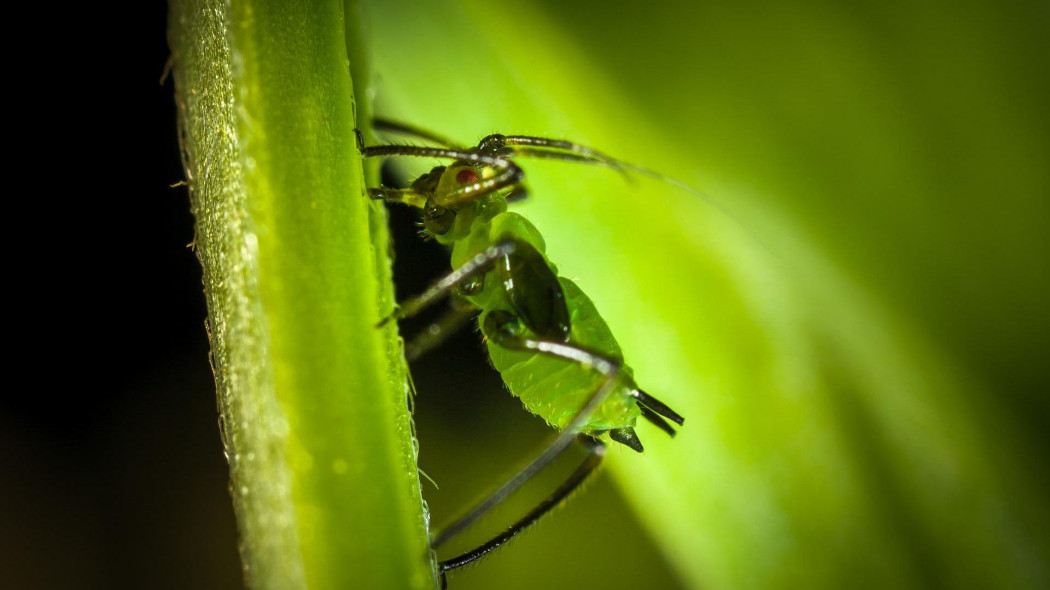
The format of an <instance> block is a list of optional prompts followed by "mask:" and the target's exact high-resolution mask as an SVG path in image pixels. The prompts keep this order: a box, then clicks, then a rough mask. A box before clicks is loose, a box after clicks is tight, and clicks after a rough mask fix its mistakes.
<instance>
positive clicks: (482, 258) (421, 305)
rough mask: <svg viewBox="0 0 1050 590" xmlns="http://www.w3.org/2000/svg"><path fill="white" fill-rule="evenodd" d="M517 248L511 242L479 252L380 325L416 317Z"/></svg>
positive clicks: (405, 303)
mask: <svg viewBox="0 0 1050 590" xmlns="http://www.w3.org/2000/svg"><path fill="white" fill-rule="evenodd" d="M516 248H517V244H516V243H515V242H514V241H511V240H507V241H503V242H498V243H496V244H493V245H492V246H489V247H488V248H486V249H485V250H484V251H483V252H479V253H478V254H476V255H474V257H473V258H471V259H470V260H468V261H466V262H464V263H463V265H462V266H460V267H459V268H457V269H455V270H453V271H452V272H450V273H448V274H447V275H445V276H444V277H442V278H441V279H439V280H438V281H437V282H436V283H434V284H433V285H431V286H430V287H429V288H428V289H427V290H426V291H423V293H421V294H420V295H418V296H416V297H412V298H410V299H407V300H405V302H404V303H401V304H400V305H399V307H398V309H395V310H394V313H392V314H390V315H388V316H387V317H385V318H383V319H382V320H381V321H380V322H379V324H378V325H379V326H383V325H385V324H386V323H388V322H389V321H391V320H399V319H403V318H410V317H412V316H414V315H416V314H417V313H419V312H421V311H423V310H424V309H426V308H427V307H430V306H431V305H433V304H434V303H436V302H438V301H440V300H441V299H442V298H444V297H446V296H447V295H448V294H449V293H451V292H452V290H453V289H455V288H456V287H458V286H459V285H460V284H462V283H463V281H466V280H467V279H470V278H473V277H475V276H478V275H479V274H483V273H485V272H488V271H489V270H491V269H492V266H493V264H495V263H496V261H497V260H499V259H500V258H503V257H505V256H509V255H510V254H512V253H513V252H514V251H515V249H516Z"/></svg>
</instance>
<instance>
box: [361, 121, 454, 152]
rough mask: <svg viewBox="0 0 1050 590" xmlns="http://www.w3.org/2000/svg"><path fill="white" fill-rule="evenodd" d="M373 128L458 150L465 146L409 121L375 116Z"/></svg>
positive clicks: (381, 131)
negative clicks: (410, 123)
mask: <svg viewBox="0 0 1050 590" xmlns="http://www.w3.org/2000/svg"><path fill="white" fill-rule="evenodd" d="M372 128H373V129H375V130H376V131H378V132H380V133H389V134H396V135H404V136H408V137H416V138H419V139H423V140H426V141H429V142H430V143H433V144H437V145H439V146H442V147H447V148H452V149H456V150H461V149H463V146H461V145H459V144H457V143H456V142H454V141H452V140H450V139H448V138H447V137H445V136H443V135H438V134H437V133H434V132H432V131H428V130H426V129H423V128H422V127H416V126H415V125H409V124H407V123H401V122H399V121H392V120H390V119H384V118H383V117H375V118H373V119H372Z"/></svg>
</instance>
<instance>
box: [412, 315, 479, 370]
mask: <svg viewBox="0 0 1050 590" xmlns="http://www.w3.org/2000/svg"><path fill="white" fill-rule="evenodd" d="M477 313H478V310H477V308H476V307H474V306H473V305H469V304H468V305H467V306H466V307H457V306H453V308H452V309H451V310H449V311H448V312H447V313H445V315H443V316H441V317H440V318H438V319H437V321H435V322H433V323H432V324H430V325H429V326H427V327H426V328H424V329H423V331H422V332H420V333H419V334H416V336H415V337H413V338H412V340H410V341H408V342H407V343H406V344H405V360H407V361H408V362H410V363H411V362H413V361H415V360H416V359H418V358H419V357H421V356H423V355H424V354H426V353H428V352H430V351H431V350H434V349H435V348H437V347H438V346H441V344H442V343H443V342H445V340H448V338H449V337H450V336H452V335H453V334H455V333H456V332H458V331H460V330H461V329H462V328H463V326H466V325H467V324H469V323H470V321H471V320H472V319H474V316H475V315H477Z"/></svg>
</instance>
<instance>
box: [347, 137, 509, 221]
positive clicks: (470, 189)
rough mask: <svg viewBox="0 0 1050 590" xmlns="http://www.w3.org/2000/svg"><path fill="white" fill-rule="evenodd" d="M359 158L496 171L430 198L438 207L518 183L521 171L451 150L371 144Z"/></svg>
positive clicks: (494, 157) (491, 157) (489, 156)
mask: <svg viewBox="0 0 1050 590" xmlns="http://www.w3.org/2000/svg"><path fill="white" fill-rule="evenodd" d="M361 156H362V157H365V158H376V157H382V156H407V157H415V158H447V159H452V160H461V161H464V162H470V163H472V164H478V165H481V166H488V167H490V168H495V169H497V170H498V172H496V174H495V175H493V176H491V177H489V178H482V179H478V181H477V182H475V183H472V184H466V185H463V186H461V187H459V188H457V189H455V190H452V191H449V192H448V193H445V194H441V195H440V198H439V197H438V195H435V196H434V202H435V204H437V205H440V206H442V207H452V206H455V205H459V204H462V203H467V202H469V201H473V200H475V199H478V198H480V197H482V196H484V195H487V194H489V193H493V192H495V191H498V190H502V189H505V188H508V187H512V186H516V185H519V184H521V182H522V181H523V180H525V172H524V171H523V170H522V169H521V168H520V167H519V166H518V165H517V164H515V163H514V162H511V161H510V160H508V159H507V158H504V157H503V156H497V155H493V154H481V153H477V152H474V151H466V150H454V149H447V148H434V147H420V146H414V145H373V146H368V147H366V148H364V149H362V150H361Z"/></svg>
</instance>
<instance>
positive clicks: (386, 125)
mask: <svg viewBox="0 0 1050 590" xmlns="http://www.w3.org/2000/svg"><path fill="white" fill-rule="evenodd" d="M375 126H376V128H377V130H380V131H387V132H394V133H398V134H402V135H409V136H415V137H417V138H421V139H424V140H427V141H429V142H431V143H435V144H438V146H440V147H421V146H408V145H375V146H368V147H365V146H364V145H363V141H362V140H361V138H360V137H359V138H358V140H359V143H361V146H360V147H361V151H362V154H363V156H364V157H366V158H370V157H384V156H404V157H422V158H438V159H448V160H452V162H451V164H449V165H447V166H437V167H435V168H433V169H431V170H430V171H429V172H427V173H425V174H423V175H422V176H420V177H419V178H418V179H416V180H415V181H414V182H413V183H412V184H411V186H409V187H408V188H405V189H389V188H372V189H369V195H370V196H371V197H372V198H374V199H382V200H384V201H386V202H389V203H402V204H406V205H410V206H413V207H417V208H420V209H422V211H423V223H424V227H425V230H426V233H427V234H428V235H429V236H431V237H433V238H434V239H435V240H437V241H438V242H439V243H441V244H444V245H446V246H449V247H450V248H451V265H452V268H453V269H454V270H452V272H451V273H449V274H448V275H446V276H445V277H444V278H442V279H440V280H439V281H437V282H436V283H435V284H434V285H433V286H431V287H430V288H429V289H427V290H426V291H425V292H423V293H422V294H421V295H419V296H417V297H413V298H411V299H409V300H407V301H405V302H403V303H402V304H401V305H400V306H399V307H398V308H397V309H396V310H395V311H394V313H393V314H391V315H390V316H388V317H386V318H385V319H384V320H383V321H382V322H380V325H382V324H385V323H387V322H389V321H391V320H397V319H402V318H407V317H411V316H413V315H415V314H416V313H418V312H420V311H421V310H423V309H424V308H426V307H428V306H430V305H432V304H434V303H436V302H438V301H440V300H442V299H443V298H445V297H448V296H455V298H456V299H457V300H458V301H460V302H466V305H461V306H459V308H458V309H454V310H453V311H452V312H450V313H449V314H448V315H447V316H446V317H445V318H443V319H442V320H439V321H438V322H437V323H436V324H435V326H436V329H433V330H428V331H425V332H424V333H423V334H422V335H421V336H420V337H417V339H416V340H414V341H413V342H411V343H409V344H408V345H407V346H406V352H407V356H409V357H410V359H411V358H415V357H418V356H419V355H421V354H423V353H424V352H426V351H427V350H429V349H431V348H433V347H435V346H437V345H438V344H440V343H441V341H442V340H444V339H445V338H446V337H447V336H448V334H449V333H450V332H451V331H453V330H454V329H455V328H456V327H459V326H462V325H464V324H465V323H466V322H467V321H468V320H469V318H471V317H472V316H473V315H475V314H478V325H479V327H480V329H481V332H482V334H483V335H484V337H485V341H486V344H487V348H488V353H489V357H490V359H491V361H492V364H493V366H494V367H495V368H496V369H497V370H498V371H499V372H500V374H501V375H502V377H503V380H504V383H506V385H507V388H508V389H510V391H511V393H513V394H514V395H515V396H517V397H518V398H520V399H521V401H522V403H523V404H524V405H525V407H526V408H527V409H528V410H529V411H531V412H532V413H534V414H536V415H538V416H540V417H541V418H543V419H544V420H545V421H546V422H547V423H549V424H550V425H551V426H554V427H555V428H557V429H559V430H560V434H559V435H558V436H557V438H555V439H554V441H553V442H552V443H551V444H550V445H549V446H547V448H546V449H545V450H544V451H543V452H542V453H541V454H540V455H539V456H537V457H536V458H535V459H534V460H533V461H532V462H531V463H529V464H528V465H527V466H526V467H525V468H524V469H523V470H522V471H520V472H519V473H518V474H516V475H515V476H514V477H512V478H511V479H510V480H508V481H507V482H506V483H504V484H503V485H502V486H501V487H500V488H499V489H497V490H496V491H495V492H493V493H492V494H491V495H490V496H488V497H487V498H486V499H485V500H483V501H481V502H480V503H478V504H477V505H476V506H474V507H472V508H471V509H470V510H469V511H468V512H467V513H466V514H465V515H464V516H462V517H460V518H459V519H458V520H456V521H455V522H453V523H452V524H450V525H449V526H447V527H446V528H444V529H443V530H441V531H440V532H438V533H437V534H435V535H433V537H432V539H431V546H432V547H433V548H435V549H436V548H437V547H439V546H440V545H442V544H443V543H445V542H446V541H448V540H449V539H451V538H452V537H453V536H454V535H456V534H457V533H459V532H460V531H462V530H463V529H465V528H466V527H467V526H469V525H470V524H472V523H473V522H475V521H476V520H477V519H478V518H480V517H481V516H482V515H483V514H485V513H486V512H487V511H489V510H490V509H491V508H493V507H494V506H495V505H496V504H498V503H499V502H500V501H502V500H503V499H504V498H506V497H507V496H508V495H509V494H511V493H513V492H514V491H515V490H517V489H518V488H519V487H520V486H521V485H522V484H523V483H525V482H526V481H527V480H528V479H529V478H531V477H532V476H533V475H535V474H536V473H537V472H539V471H540V470H541V469H543V468H544V467H545V466H546V465H548V464H549V463H550V462H551V461H553V460H554V459H555V458H556V457H557V456H558V455H559V454H561V453H562V452H563V451H564V450H565V449H566V448H568V447H569V446H570V445H571V444H572V443H573V442H574V441H576V442H578V443H579V444H581V445H582V446H583V447H584V448H585V449H586V450H587V451H588V454H587V458H586V459H585V460H584V461H583V462H582V463H581V464H580V465H579V467H577V469H576V470H575V471H574V472H573V473H572V475H570V476H569V478H568V479H567V480H566V481H565V482H564V483H563V484H562V485H561V486H560V487H559V488H558V489H556V490H555V491H554V492H553V493H552V494H551V495H550V496H548V497H547V498H546V499H545V500H543V502H541V503H540V504H539V505H538V506H536V507H535V508H534V509H533V510H532V511H530V512H529V513H528V514H527V515H525V516H524V517H523V518H522V519H521V520H519V521H518V522H516V523H514V524H513V525H511V526H510V527H509V528H508V529H506V530H505V531H504V532H502V533H500V534H499V535H497V536H496V537H495V538H493V539H491V540H490V541H488V542H486V543H485V544H483V545H481V546H479V547H477V548H475V549H473V550H471V551H468V552H466V553H464V554H462V555H459V556H457V557H454V558H451V559H447V560H444V561H441V562H440V571H441V577H442V584H443V585H444V583H445V572H447V571H449V570H452V569H455V568H458V567H461V566H463V565H466V564H468V563H470V562H472V561H474V560H476V559H478V558H480V557H481V556H483V555H485V554H486V553H488V552H489V551H492V550H493V549H495V548H497V547H499V546H500V545H502V544H503V543H505V542H506V541H508V540H509V539H510V538H512V537H513V536H514V535H516V534H517V533H519V532H521V531H522V530H524V529H525V528H526V527H528V526H529V525H531V524H532V523H534V522H535V521H536V520H538V519H539V518H540V517H541V516H542V515H543V514H545V513H546V512H548V511H549V510H551V509H552V508H554V507H555V506H557V505H558V504H559V503H560V502H561V501H562V500H564V499H565V498H566V497H567V496H568V495H569V494H570V493H571V492H572V491H573V490H574V489H575V488H577V487H578V486H579V485H580V484H581V483H582V482H583V481H584V480H585V479H586V478H587V476H588V475H590V474H591V473H592V472H593V471H594V470H595V468H596V467H597V466H598V464H599V463H600V462H601V458H602V456H603V454H604V451H605V443H604V442H603V441H604V440H605V439H609V440H612V441H615V442H618V443H620V444H623V445H625V446H627V447H629V448H631V449H633V450H635V451H638V452H641V451H642V443H641V441H640V440H639V438H638V435H637V433H636V432H635V428H634V427H635V425H636V422H637V420H638V418H639V417H641V418H644V419H645V420H648V421H649V422H651V423H652V424H654V425H655V426H656V427H658V428H660V429H661V430H663V431H664V432H666V433H667V434H669V435H671V436H674V434H675V430H674V428H673V427H672V426H671V425H670V424H668V422H667V420H670V421H672V422H674V423H676V424H678V425H681V424H682V423H683V421H684V420H683V418H682V417H681V416H679V415H678V414H677V413H676V412H674V411H673V410H671V409H670V408H668V407H667V406H666V405H664V404H663V403H661V402H660V401H659V400H657V399H656V398H654V397H652V396H651V395H649V394H647V393H645V392H644V391H642V389H640V388H639V387H638V385H637V384H636V383H635V381H634V374H633V371H632V370H631V368H630V367H629V366H628V365H627V364H626V363H625V362H624V359H623V354H622V353H621V351H620V347H619V345H618V344H617V343H616V339H615V338H614V337H613V335H612V333H611V331H610V330H609V327H608V326H607V325H606V323H605V321H604V320H603V319H602V317H601V316H600V315H599V314H598V311H597V310H596V309H595V307H594V304H593V303H591V300H590V299H589V298H588V297H587V295H585V294H584V293H583V291H582V290H580V288H579V287H578V286H576V284H575V283H574V282H572V281H571V280H569V279H567V278H564V277H559V276H558V272H557V268H556V267H555V266H554V264H553V263H552V262H551V261H550V260H548V259H547V257H546V255H545V246H544V241H543V238H542V236H541V235H540V233H539V231H538V230H537V229H536V228H535V227H534V226H533V225H532V224H531V223H530V222H529V221H528V220H527V219H525V218H524V217H522V216H521V215H519V214H517V213H514V212H511V211H508V210H507V208H508V207H507V204H508V202H509V201H513V200H515V199H521V198H523V197H524V196H525V194H526V191H525V188H524V185H523V180H524V172H523V171H522V169H521V168H520V167H519V166H518V165H517V164H516V163H515V162H514V161H513V160H512V158H515V157H522V156H526V157H536V158H548V159H558V160H566V161H571V162H582V163H590V164H599V165H604V166H608V167H610V168H613V169H616V170H621V171H623V170H631V171H636V172H641V173H643V174H648V175H651V176H657V177H659V178H664V177H662V176H660V175H657V174H654V173H652V172H649V171H648V170H644V169H640V168H636V167H633V166H630V165H627V164H625V163H622V162H619V161H617V160H614V159H612V158H610V157H608V156H606V155H604V154H602V153H601V152H598V151H596V150H593V149H591V148H588V147H585V146H582V145H579V144H576V143H571V142H567V141H559V140H552V139H546V138H540V137H530V136H518V135H489V136H487V137H485V138H483V139H482V140H481V141H480V142H479V143H478V145H477V146H476V147H473V148H462V147H459V146H456V145H455V144H453V143H452V142H450V141H448V140H446V139H444V138H442V137H439V136H437V135H434V134H432V133H429V132H426V131H423V130H420V129H416V128H413V127H409V126H406V125H402V124H398V123H393V122H390V121H385V120H377V121H376V122H375ZM664 179H665V180H666V178H664ZM665 418H666V419H667V420H665Z"/></svg>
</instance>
